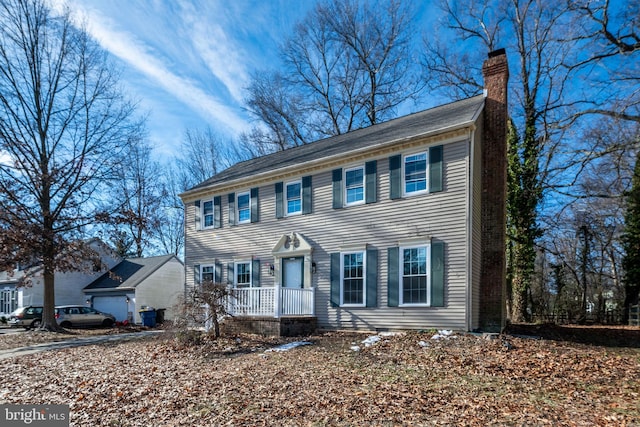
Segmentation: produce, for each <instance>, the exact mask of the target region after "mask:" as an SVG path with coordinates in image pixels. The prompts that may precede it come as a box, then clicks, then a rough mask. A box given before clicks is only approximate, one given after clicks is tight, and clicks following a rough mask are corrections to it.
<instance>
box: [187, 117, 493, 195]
mask: <svg viewBox="0 0 640 427" xmlns="http://www.w3.org/2000/svg"><path fill="white" fill-rule="evenodd" d="M480 111H482V108H479V109H478V112H476V113H475V114H474V117H473V118H472V119H470V120H467V121H464V122H460V123H456V124H454V125H451V126H445V127H442V128H438V129H434V130H431V131H428V132H423V133H417V134H415V135H411V136H409V137H404V138H398V139H392V140H389V141H385V142H382V143H379V144H375V145H369V146H367V147H361V148H358V149H354V150H349V151H345V152H342V153H339V154H335V155H331V156H326V157H321V158H318V159H314V160H309V161H306V162H300V163H296V164H294V165H288V166H284V167H282V168H276V169H270V170H268V171H265V172H261V173H257V174H252V175H250V176H248V177H242V178H235V179H231V180H225V181H221V182H217V183H213V184H210V185H207V186H203V187H198V188H194V189H192V190H188V191H185V192H184V193H181V194H179V195H178V196H179V197H180V198H181V199H182V201H183V203H185V202H187V201H191V200H196V199H197V198H198V197H199V196H202V195H206V194H211V193H212V192H216V191H217V190H219V189H224V188H225V187H238V186H241V185H242V184H246V183H249V182H252V181H258V180H264V179H265V178H268V177H270V176H274V177H276V176H279V175H284V174H286V173H291V172H292V171H295V170H297V169H307V168H310V167H313V166H315V165H318V164H322V163H330V162H331V161H332V160H334V159H339V158H343V157H345V155H357V154H358V153H361V152H366V151H371V150H373V149H382V148H385V147H387V146H391V145H395V144H398V143H400V142H406V141H411V140H413V139H418V138H429V137H432V136H435V135H439V134H443V133H447V132H454V131H457V130H460V129H464V128H470V127H474V126H475V122H476V120H477V118H478V116H479V114H480V113H479V112H480Z"/></svg>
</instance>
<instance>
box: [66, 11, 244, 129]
mask: <svg viewBox="0 0 640 427" xmlns="http://www.w3.org/2000/svg"><path fill="white" fill-rule="evenodd" d="M76 6H77V7H75V8H74V9H75V10H77V11H78V12H79V13H80V15H81V16H80V17H81V19H82V20H83V21H84V22H86V23H87V30H88V31H89V33H90V34H91V35H92V36H93V37H94V38H95V39H96V40H97V41H98V43H100V45H101V46H102V47H103V48H104V49H105V50H107V51H108V52H110V53H111V54H113V55H115V56H116V57H118V58H120V59H121V60H122V61H124V62H125V63H126V64H128V65H130V66H131V67H133V68H134V69H136V70H137V71H138V72H140V73H141V74H143V75H144V76H146V78H147V79H148V80H150V81H152V82H153V83H154V84H155V85H157V86H158V87H160V88H162V89H164V90H165V91H166V92H168V93H169V94H171V96H173V97H174V98H176V99H177V100H179V101H180V102H182V103H183V104H185V105H187V106H188V107H189V108H191V109H192V110H194V111H195V112H197V113H198V114H199V115H200V116H201V117H203V118H204V119H205V120H207V121H210V120H213V121H216V122H217V123H220V124H221V125H222V126H224V127H227V128H228V130H229V131H230V132H229V133H234V134H237V133H240V132H242V131H243V130H246V129H247V127H248V125H247V123H246V122H245V121H244V120H243V119H242V118H241V117H240V116H239V115H238V114H237V113H236V112H235V111H234V110H233V109H232V108H229V107H228V106H227V105H225V104H224V103H223V102H221V101H220V100H219V99H218V98H216V97H215V96H212V95H211V94H209V93H207V92H206V91H205V90H203V89H202V87H201V86H200V85H199V84H198V82H197V81H196V80H193V79H191V78H188V77H183V76H181V75H178V74H176V73H174V72H172V71H171V70H170V68H169V67H168V66H166V65H165V63H164V62H163V61H162V59H161V58H160V57H159V56H157V55H154V50H153V49H152V48H151V47H150V46H149V45H148V44H147V43H145V42H144V41H143V40H141V39H139V38H138V37H137V36H136V35H134V34H133V33H131V32H129V31H125V30H121V29H119V28H118V27H117V25H116V23H114V22H113V21H112V20H111V19H110V18H107V17H105V16H104V15H100V14H98V13H96V12H95V11H94V10H92V9H88V8H84V7H83V6H82V5H81V4H80V3H78V4H77V5H76Z"/></svg>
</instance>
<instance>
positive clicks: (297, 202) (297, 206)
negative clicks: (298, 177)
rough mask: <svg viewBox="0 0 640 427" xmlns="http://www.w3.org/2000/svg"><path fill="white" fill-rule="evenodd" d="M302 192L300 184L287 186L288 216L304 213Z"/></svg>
mask: <svg viewBox="0 0 640 427" xmlns="http://www.w3.org/2000/svg"><path fill="white" fill-rule="evenodd" d="M301 190H302V185H301V184H300V183H299V182H295V183H292V184H287V214H292V213H297V212H302V198H301V196H300V192H301Z"/></svg>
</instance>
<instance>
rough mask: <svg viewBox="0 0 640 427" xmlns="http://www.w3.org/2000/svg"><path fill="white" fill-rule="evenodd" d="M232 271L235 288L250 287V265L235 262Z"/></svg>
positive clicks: (248, 263)
mask: <svg viewBox="0 0 640 427" xmlns="http://www.w3.org/2000/svg"><path fill="white" fill-rule="evenodd" d="M234 270H235V272H234V276H235V286H236V287H238V288H248V287H251V263H250V262H236V263H235V269H234Z"/></svg>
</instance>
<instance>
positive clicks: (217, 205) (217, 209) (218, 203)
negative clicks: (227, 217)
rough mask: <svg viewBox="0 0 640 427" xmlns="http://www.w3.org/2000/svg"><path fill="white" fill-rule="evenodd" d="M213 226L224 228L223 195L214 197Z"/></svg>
mask: <svg viewBox="0 0 640 427" xmlns="http://www.w3.org/2000/svg"><path fill="white" fill-rule="evenodd" d="M213 228H222V197H220V196H216V197H214V198H213Z"/></svg>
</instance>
